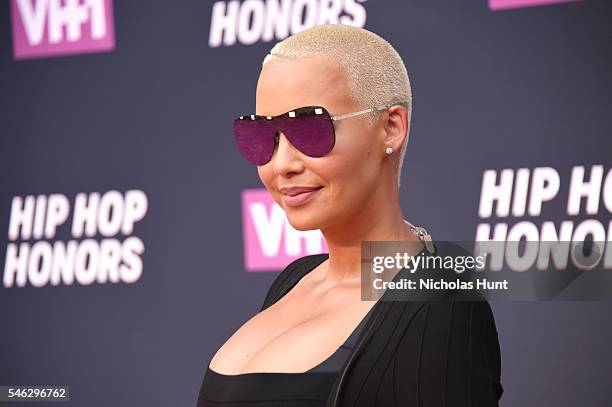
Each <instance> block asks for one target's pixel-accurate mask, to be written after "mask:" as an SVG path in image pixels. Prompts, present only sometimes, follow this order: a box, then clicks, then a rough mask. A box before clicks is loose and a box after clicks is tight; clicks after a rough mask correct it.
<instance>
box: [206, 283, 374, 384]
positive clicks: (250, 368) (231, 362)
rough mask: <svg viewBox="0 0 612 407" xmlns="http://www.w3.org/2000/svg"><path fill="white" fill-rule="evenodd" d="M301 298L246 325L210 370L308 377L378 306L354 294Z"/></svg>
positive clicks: (274, 307)
mask: <svg viewBox="0 0 612 407" xmlns="http://www.w3.org/2000/svg"><path fill="white" fill-rule="evenodd" d="M297 294H299V293H296V295H293V296H291V297H286V298H285V297H283V298H282V299H281V300H280V301H279V302H277V303H275V304H273V305H272V306H271V307H269V308H267V309H265V310H263V311H262V312H260V313H258V314H256V315H255V316H253V317H252V318H251V319H249V320H248V321H247V322H246V323H244V324H243V325H242V326H241V327H240V328H239V329H238V330H237V331H236V332H235V333H234V334H233V335H232V336H231V337H230V338H229V339H228V340H227V341H226V342H225V343H224V344H223V346H222V347H221V348H220V349H219V350H218V352H217V353H216V354H215V356H214V357H213V359H212V361H211V363H210V367H211V369H213V370H215V371H217V372H219V373H223V374H241V373H253V372H286V373H302V372H306V371H308V370H310V369H312V368H314V367H316V366H318V365H319V364H320V363H322V362H323V361H325V360H326V359H328V358H329V357H330V356H331V355H333V354H334V352H336V351H337V350H338V348H340V346H341V345H343V344H344V343H345V341H346V340H347V338H348V337H349V336H350V335H351V333H352V332H353V331H354V330H355V328H356V327H357V326H358V324H359V323H360V321H362V320H363V319H364V316H365V315H366V314H367V313H368V311H369V310H370V309H371V307H372V305H373V302H364V301H361V300H360V297H359V295H356V293H354V292H353V293H352V294H348V293H336V295H325V296H316V295H311V296H308V295H304V296H300V295H297Z"/></svg>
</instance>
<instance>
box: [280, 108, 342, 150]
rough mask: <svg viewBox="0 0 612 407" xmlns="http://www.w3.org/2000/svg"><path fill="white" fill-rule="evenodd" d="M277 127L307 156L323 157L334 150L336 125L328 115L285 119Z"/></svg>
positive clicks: (281, 119)
mask: <svg viewBox="0 0 612 407" xmlns="http://www.w3.org/2000/svg"><path fill="white" fill-rule="evenodd" d="M275 126H276V128H278V129H279V130H280V131H282V132H283V134H284V135H285V137H287V139H288V140H289V142H290V143H291V144H292V145H293V146H294V147H295V148H297V149H298V150H299V151H300V152H302V153H303V154H306V155H307V156H310V157H323V156H324V155H326V154H328V153H329V152H330V151H331V150H332V149H333V148H334V143H335V136H334V124H333V122H332V120H331V118H330V117H329V116H328V115H326V114H320V115H308V116H298V117H283V118H279V119H278V120H277V121H276V123H275Z"/></svg>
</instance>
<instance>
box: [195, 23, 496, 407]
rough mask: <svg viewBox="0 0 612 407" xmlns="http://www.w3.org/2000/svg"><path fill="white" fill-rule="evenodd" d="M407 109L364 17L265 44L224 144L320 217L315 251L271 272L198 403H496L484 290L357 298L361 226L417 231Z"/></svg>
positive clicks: (407, 98)
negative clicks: (258, 303)
mask: <svg viewBox="0 0 612 407" xmlns="http://www.w3.org/2000/svg"><path fill="white" fill-rule="evenodd" d="M411 110H412V95H411V89H410V82H409V79H408V74H407V72H406V68H405V66H404V64H403V62H402V60H401V57H400V56H399V55H398V54H397V52H396V51H395V50H394V49H393V47H392V46H391V45H390V44H389V43H388V42H386V41H385V40H384V39H382V38H381V37H379V36H378V35H376V34H374V33H371V32H369V31H367V30H364V29H361V28H356V27H351V26H344V25H322V26H316V27H313V28H311V29H308V30H306V31H302V32H300V33H297V34H295V35H293V36H291V37H288V38H286V39H285V40H283V41H282V42H280V43H278V44H276V46H274V47H273V48H272V50H271V51H270V54H269V55H268V56H266V58H265V59H264V62H263V66H262V70H261V73H260V76H259V80H258V83H257V90H256V114H253V115H245V116H240V117H239V118H237V119H236V120H235V123H234V131H235V137H236V143H237V145H238V147H239V149H240V152H241V153H242V155H243V156H244V158H245V159H247V160H248V161H249V162H251V163H253V164H255V165H257V171H258V173H259V176H260V178H261V180H262V182H263V183H264V185H265V186H266V188H267V189H268V191H269V192H270V193H271V194H272V196H273V197H274V199H275V201H276V202H277V203H278V204H279V205H280V206H281V207H282V208H283V209H284V210H285V212H286V215H287V219H288V221H289V222H290V224H291V225H292V226H293V227H294V228H295V229H297V230H314V229H320V230H321V232H322V234H323V236H324V238H325V240H326V242H327V246H328V248H329V254H320V255H309V256H305V257H302V258H300V259H297V260H295V261H294V262H292V263H291V264H290V265H288V266H287V267H286V268H285V270H283V271H282V272H281V273H280V274H279V275H278V277H277V278H276V280H275V281H274V283H273V285H272V287H271V288H270V290H269V292H268V294H267V296H266V299H265V301H264V304H263V306H262V309H261V311H260V312H259V313H258V314H256V315H255V316H253V317H252V318H251V319H250V320H249V321H247V322H246V323H245V324H244V325H243V326H242V327H240V329H238V330H237V331H236V332H235V333H234V334H233V335H232V336H231V337H230V338H229V339H228V340H227V341H226V342H225V344H223V346H222V347H221V348H220V349H219V350H218V351H217V353H216V354H215V355H214V357H213V358H212V360H211V362H210V364H209V366H208V367H207V370H206V373H205V376H204V380H203V383H202V387H201V390H200V394H199V398H198V406H199V407H204V406H221V405H223V406H238V405H240V406H243V405H244V406H247V405H248V406H258V407H259V406H280V405H283V406H494V405H497V401H498V399H499V397H500V396H501V393H502V387H501V384H500V383H499V376H500V358H499V345H498V340H497V331H496V328H495V322H494V319H493V315H492V313H491V310H490V307H489V305H488V304H487V303H486V302H475V301H454V300H453V299H452V298H451V301H423V302H405V301H404V302H400V301H384V302H383V301H362V300H361V285H360V284H361V274H360V273H361V253H360V250H361V242H362V241H377V240H378V241H407V242H416V243H418V242H419V241H420V240H424V241H425V240H426V238H427V234H426V232H424V229H422V228H421V229H418V228H415V227H414V226H412V225H411V224H410V223H409V222H407V221H405V220H404V216H403V213H402V209H401V206H400V202H399V197H398V195H399V194H398V192H399V186H400V174H401V167H402V162H403V158H404V154H405V151H406V145H407V142H408V130H409V125H410V114H411ZM425 242H426V241H425ZM426 243H428V244H427V245H423V244H420V243H418V246H419V248H418V249H417V250H415V252H414V253H412V254H415V255H416V254H417V253H420V252H423V251H431V250H432V249H431V248H432V245H431V244H429V243H430V242H426ZM434 250H435V248H434ZM400 274H401V271H400V272H398V273H397V274H396V276H395V277H394V279H396V278H398V276H399V275H400Z"/></svg>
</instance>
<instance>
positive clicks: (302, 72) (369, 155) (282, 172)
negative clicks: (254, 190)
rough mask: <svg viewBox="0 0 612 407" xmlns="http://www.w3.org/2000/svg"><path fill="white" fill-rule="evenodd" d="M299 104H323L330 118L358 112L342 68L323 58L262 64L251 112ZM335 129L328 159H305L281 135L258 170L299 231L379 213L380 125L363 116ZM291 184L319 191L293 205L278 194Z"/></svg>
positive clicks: (276, 112) (382, 136)
mask: <svg viewBox="0 0 612 407" xmlns="http://www.w3.org/2000/svg"><path fill="white" fill-rule="evenodd" d="M302 106H323V107H325V108H326V109H327V110H328V111H329V112H330V114H331V115H332V116H333V115H339V114H344V113H350V112H354V111H358V110H361V108H360V107H359V106H356V105H355V104H354V102H353V101H352V100H351V99H350V98H349V96H348V92H347V87H346V83H345V79H344V77H343V72H342V70H341V68H339V67H338V66H336V65H335V64H333V63H330V62H328V61H327V60H325V59H323V58H321V57H317V58H310V59H307V60H299V61H296V60H288V59H276V60H273V61H271V62H269V63H267V64H266V65H264V67H263V68H262V71H261V74H260V76H259V81H258V83H257V93H256V112H255V113H256V114H258V115H269V116H275V115H279V114H282V113H285V112H288V111H290V110H293V109H295V108H298V107H302ZM368 107H369V106H368ZM378 123H380V121H379V122H378ZM334 126H335V131H336V143H335V145H334V148H333V150H332V151H331V152H330V153H329V154H327V155H326V156H324V157H318V158H313V157H309V156H307V155H305V154H303V153H301V152H300V151H299V150H297V149H296V148H294V147H293V146H292V145H291V144H290V142H289V141H288V140H287V138H286V137H285V135H284V134H282V133H280V134H279V142H278V146H277V149H276V151H275V152H274V155H273V156H272V159H271V160H270V162H268V163H267V164H265V165H262V166H258V167H257V171H258V173H259V177H260V178H261V180H262V182H263V183H264V185H265V186H266V188H267V189H268V191H270V193H271V194H272V196H273V198H274V200H275V201H276V202H277V203H278V204H279V205H280V206H281V207H282V208H283V209H284V210H285V213H286V215H287V218H288V220H289V223H290V224H291V225H292V226H293V227H294V228H295V229H297V230H313V229H324V228H327V227H331V226H333V225H336V224H338V225H345V224H347V223H345V222H350V221H351V220H354V219H356V216H358V215H364V214H367V211H369V210H377V209H378V208H373V207H372V206H373V205H372V203H373V202H375V200H374V199H373V196H374V195H375V192H376V189H377V187H378V183H379V181H380V180H381V175H382V174H381V171H382V162H383V160H384V157H383V156H384V155H385V153H384V150H385V147H386V145H385V132H384V130H383V128H382V126H379V125H375V126H373V127H369V126H368V125H367V122H366V120H365V116H363V115H360V116H355V117H351V118H347V119H343V120H339V121H337V122H335V123H334ZM394 149H395V148H394ZM396 151H397V150H396ZM292 186H304V187H321V188H320V189H319V190H318V191H316V192H314V193H313V194H312V195H311V196H310V197H309V199H308V200H307V201H306V202H304V203H302V204H300V205H297V206H295V205H291V204H290V203H288V199H287V198H286V197H285V196H284V195H283V194H282V193H281V191H280V188H281V187H292ZM369 203H370V205H368V204H369ZM364 211H365V212H364ZM348 224H350V223H348Z"/></svg>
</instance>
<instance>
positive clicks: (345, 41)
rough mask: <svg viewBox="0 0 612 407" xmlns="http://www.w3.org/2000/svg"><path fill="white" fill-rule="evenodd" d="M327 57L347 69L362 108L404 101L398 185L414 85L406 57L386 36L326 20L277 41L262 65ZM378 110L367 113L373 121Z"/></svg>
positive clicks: (352, 94) (349, 84)
mask: <svg viewBox="0 0 612 407" xmlns="http://www.w3.org/2000/svg"><path fill="white" fill-rule="evenodd" d="M317 56H319V57H327V58H329V59H330V60H331V61H332V62H335V63H337V64H338V65H339V66H340V67H341V68H342V70H343V71H344V74H345V77H346V81H347V87H348V90H349V96H350V97H351V99H352V100H353V101H355V102H356V103H357V105H358V106H359V107H360V108H362V109H367V108H370V107H374V106H380V105H383V104H386V103H393V104H396V105H403V106H404V107H405V108H406V110H407V111H408V127H407V129H406V137H405V139H404V142H403V144H402V146H401V149H400V155H399V167H398V169H397V188H398V189H399V187H400V178H401V174H402V165H403V163H404V157H405V155H406V147H407V145H408V135H409V132H410V127H411V124H412V119H411V116H412V89H411V87H410V79H409V78H408V71H407V70H406V66H405V65H404V61H402V58H401V57H400V55H399V54H398V53H397V51H396V50H395V48H393V46H392V45H391V44H390V43H389V42H388V41H386V40H385V39H384V38H382V37H380V36H379V35H377V34H374V33H373V32H371V31H368V30H366V29H363V28H359V27H354V26H349V25H343V24H324V25H318V26H314V27H311V28H309V29H307V30H304V31H300V32H298V33H296V34H293V35H291V36H290V37H287V38H285V39H284V40H282V41H280V42H278V43H276V45H274V47H272V49H271V50H270V53H269V54H268V55H266V57H265V58H264V60H263V62H262V67H263V66H264V65H265V64H266V63H268V62H270V61H272V60H275V59H277V58H289V59H298V60H299V59H305V58H311V57H317ZM379 114H380V111H378V112H372V113H369V114H367V115H366V120H367V121H368V123H369V124H370V125H373V124H374V122H375V121H376V119H377V118H378V115H379Z"/></svg>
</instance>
